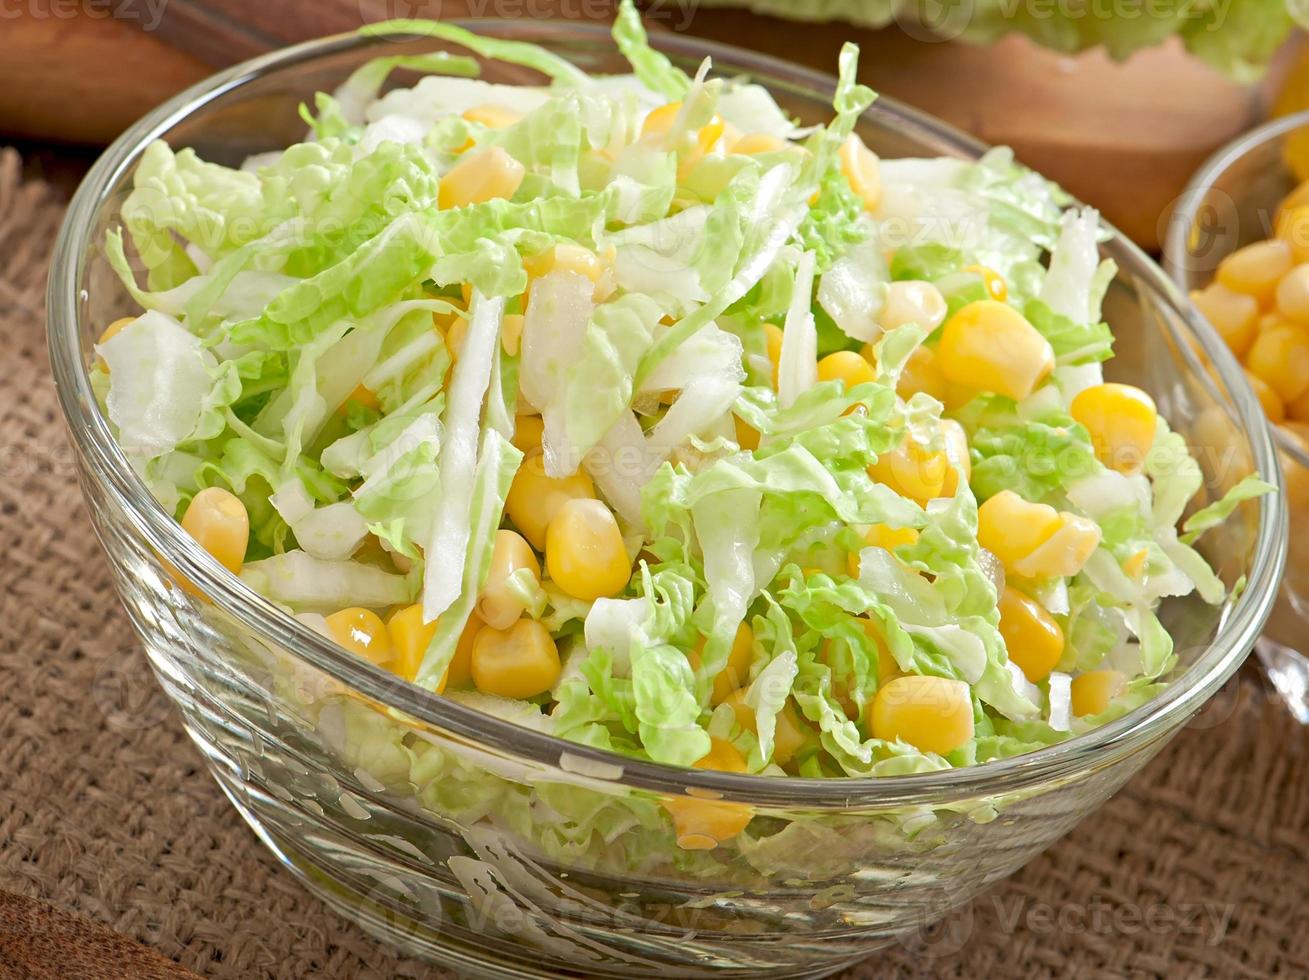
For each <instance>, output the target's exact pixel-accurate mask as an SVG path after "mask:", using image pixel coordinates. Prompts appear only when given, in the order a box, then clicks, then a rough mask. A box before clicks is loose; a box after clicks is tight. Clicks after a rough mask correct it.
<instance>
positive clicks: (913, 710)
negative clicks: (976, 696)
mask: <svg viewBox="0 0 1309 980" xmlns="http://www.w3.org/2000/svg"><path fill="white" fill-rule="evenodd" d="M870 715H871V718H870V720H871V725H870V726H869V727H870V728H871V730H872V732H871V733H872V735H873V737H874V738H881V739H885V740H886V741H888V742H893V741H895V740H897V739H898V740H900V741H902V742H907V743H908V744H910V745H912V746H914V747H915V748H917V749H920V750H921V751H923V752H935V753H936V754H937V755H946V754H947V753H950V752H953V751H954V750H955V749H957V748H959V746H961V745H963V744H964V743H965V742H967V741H968V740H969V739H971V738H972V737H973V702H972V698H971V697H970V696H969V693H968V685H967V684H966V683H964V682H963V681H957V680H952V679H950V678H946V677H923V676H919V675H918V674H905V675H904V676H901V677H896V678H894V679H893V680H891V681H890V682H889V683H887V684H884V685H882V686H881V687H879V688H878V689H877V694H876V696H875V697H874V698H873V703H872V709H871V711H870Z"/></svg>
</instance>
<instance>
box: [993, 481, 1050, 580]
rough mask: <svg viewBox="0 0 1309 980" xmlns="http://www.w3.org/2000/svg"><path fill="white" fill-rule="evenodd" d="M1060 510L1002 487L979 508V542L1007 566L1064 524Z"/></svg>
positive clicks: (1026, 553)
mask: <svg viewBox="0 0 1309 980" xmlns="http://www.w3.org/2000/svg"><path fill="white" fill-rule="evenodd" d="M1062 526H1063V524H1062V521H1061V520H1060V518H1059V512H1058V511H1057V510H1055V509H1054V508H1053V507H1050V506H1049V505H1047V504H1033V503H1030V502H1029V501H1026V500H1024V499H1023V498H1022V497H1020V496H1018V494H1016V493H1014V492H1013V491H1012V490H1001V491H1000V492H999V493H997V494H996V495H995V496H994V497H991V498H990V499H988V500H987V501H986V502H985V503H984V504H982V505H981V506H980V507H978V508H977V541H978V543H979V544H980V545H981V546H982V547H983V548H985V549H986V550H987V551H989V552H991V553H992V554H993V555H995V557H996V558H998V559H1000V563H1001V564H1002V565H1004V566H1005V567H1006V568H1008V567H1011V566H1012V565H1014V564H1015V563H1016V562H1018V561H1020V560H1022V559H1023V558H1026V557H1027V556H1028V555H1030V554H1031V553H1032V552H1033V551H1035V550H1036V549H1037V548H1039V547H1040V546H1041V545H1043V544H1045V542H1046V541H1048V540H1049V539H1050V538H1052V537H1053V536H1054V534H1055V532H1056V531H1058V530H1059V529H1060V527H1062Z"/></svg>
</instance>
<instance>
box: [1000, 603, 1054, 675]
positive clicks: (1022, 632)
mask: <svg viewBox="0 0 1309 980" xmlns="http://www.w3.org/2000/svg"><path fill="white" fill-rule="evenodd" d="M1000 635H1001V636H1002V637H1004V645H1005V649H1006V650H1007V651H1008V652H1009V659H1010V660H1012V661H1013V662H1014V663H1016V664H1017V665H1018V666H1019V667H1020V668H1022V671H1023V673H1024V674H1025V675H1026V676H1027V679H1028V680H1029V681H1031V682H1032V683H1033V684H1037V683H1039V682H1041V681H1043V680H1045V679H1046V678H1047V677H1049V676H1050V671H1052V670H1054V668H1055V664H1057V663H1058V662H1059V658H1060V657H1061V656H1063V653H1064V631H1063V630H1061V629H1060V628H1059V624H1058V623H1056V622H1055V621H1054V617H1053V616H1051V615H1050V614H1049V613H1048V612H1046V609H1045V607H1044V606H1042V605H1041V604H1040V603H1039V602H1037V601H1036V600H1035V599H1032V598H1029V597H1028V596H1025V595H1023V594H1022V593H1021V592H1019V591H1018V590H1017V589H1012V588H1005V590H1004V593H1003V594H1002V595H1001V596H1000Z"/></svg>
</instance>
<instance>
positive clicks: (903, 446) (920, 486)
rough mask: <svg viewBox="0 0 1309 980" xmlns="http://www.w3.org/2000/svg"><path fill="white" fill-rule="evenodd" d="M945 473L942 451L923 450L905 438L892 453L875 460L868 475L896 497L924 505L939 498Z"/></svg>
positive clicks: (945, 460)
mask: <svg viewBox="0 0 1309 980" xmlns="http://www.w3.org/2000/svg"><path fill="white" fill-rule="evenodd" d="M949 470H950V461H949V459H948V458H947V457H946V455H945V453H944V452H943V451H942V450H939V449H935V450H933V449H926V448H924V447H923V445H922V444H921V443H919V442H918V441H917V440H916V439H912V438H910V437H908V436H906V437H905V439H904V440H903V441H901V443H900V445H899V446H897V447H896V448H895V449H892V450H890V451H889V452H885V453H882V455H880V456H878V457H877V462H876V463H873V464H872V465H871V466H869V467H868V475H869V476H870V477H872V478H873V479H874V480H876V481H877V482H878V483H884V484H886V485H887V486H888V487H890V488H891V489H892V490H894V491H895V492H896V493H898V494H900V496H902V497H908V498H909V499H911V500H916V501H917V502H918V503H920V504H926V503H927V501H929V500H931V499H933V498H934V497H939V496H941V494H942V492H943V491H944V489H945V477H946V474H947V473H948V472H949Z"/></svg>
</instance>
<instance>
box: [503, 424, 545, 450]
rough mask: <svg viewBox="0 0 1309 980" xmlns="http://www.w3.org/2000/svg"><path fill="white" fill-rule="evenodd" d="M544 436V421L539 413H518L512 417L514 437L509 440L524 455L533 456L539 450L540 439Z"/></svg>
mask: <svg viewBox="0 0 1309 980" xmlns="http://www.w3.org/2000/svg"><path fill="white" fill-rule="evenodd" d="M544 436H545V421H544V420H543V419H542V418H541V416H539V415H518V416H515V417H514V437H513V439H511V440H510V441H511V442H512V443H513V444H514V445H515V446H517V447H518V450H519V451H520V452H521V453H522V454H523V455H524V456H533V455H536V454H538V453H540V452H541V440H542V438H544Z"/></svg>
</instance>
